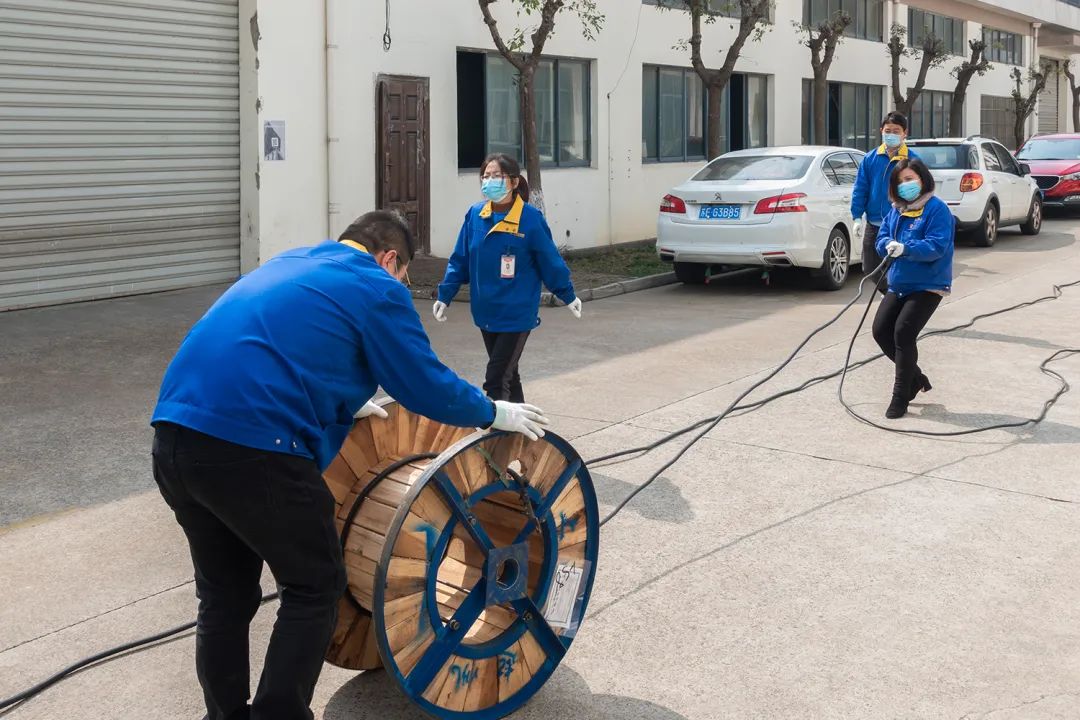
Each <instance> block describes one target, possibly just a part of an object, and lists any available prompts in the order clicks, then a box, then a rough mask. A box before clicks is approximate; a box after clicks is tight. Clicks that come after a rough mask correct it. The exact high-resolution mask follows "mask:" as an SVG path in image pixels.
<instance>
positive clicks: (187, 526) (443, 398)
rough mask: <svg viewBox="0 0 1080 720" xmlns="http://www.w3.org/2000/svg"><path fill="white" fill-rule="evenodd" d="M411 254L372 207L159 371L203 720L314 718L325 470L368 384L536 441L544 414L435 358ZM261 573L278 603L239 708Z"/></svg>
mask: <svg viewBox="0 0 1080 720" xmlns="http://www.w3.org/2000/svg"><path fill="white" fill-rule="evenodd" d="M414 248H415V245H414V243H413V238H412V235H411V233H410V232H409V229H408V227H406V226H405V225H404V224H403V223H402V222H401V221H400V219H398V218H397V216H395V215H393V214H390V213H385V212H375V213H369V214H367V215H364V216H363V217H361V218H360V219H359V220H357V221H356V222H355V223H354V224H353V225H352V226H351V227H349V228H348V229H347V230H346V231H345V233H344V234H343V235H342V237H341V240H340V241H339V242H330V241H328V242H324V243H322V244H320V245H316V246H314V247H306V248H299V249H296V250H291V251H288V252H285V253H282V254H281V255H278V256H277V257H275V258H273V259H271V260H270V261H269V262H267V263H266V264H265V265H263V266H262V267H260V268H259V269H257V270H255V271H253V272H251V273H250V274H248V275H245V276H244V277H242V278H241V279H240V280H239V281H237V283H236V284H235V285H233V286H232V287H231V288H229V289H228V290H227V291H226V292H225V294H224V295H222V296H221V298H220V299H219V300H218V301H217V302H216V303H214V305H213V307H211V308H210V310H209V311H208V312H207V313H206V315H205V316H203V318H202V319H201V320H199V322H198V323H196V324H195V326H194V327H193V328H192V330H191V332H190V333H189V334H188V336H187V337H186V338H185V339H184V341H183V343H182V344H181V346H180V349H179V351H178V352H177V354H176V356H175V357H174V358H173V361H172V363H171V364H170V365H169V368H168V370H167V371H166V373H165V378H164V380H163V382H162V385H161V392H160V395H159V398H158V404H157V407H156V409H155V410H154V414H153V419H152V424H153V425H154V427H155V429H156V432H155V437H154V448H153V462H154V478H155V480H156V481H157V483H158V486H159V488H160V490H161V493H162V495H163V496H164V497H165V500H166V501H167V502H168V504H169V506H170V507H171V508H172V510H173V512H174V513H175V515H176V519H177V521H178V522H179V524H180V525H181V527H182V528H183V530H184V533H185V534H186V536H187V539H188V543H189V545H190V548H191V558H192V562H193V564H194V567H195V587H196V593H197V595H198V597H199V614H198V632H197V635H196V645H195V663H196V671H197V674H198V677H199V682H200V684H201V685H202V688H203V695H204V699H205V702H206V708H207V712H208V718H209V719H210V720H227V719H228V720H232V719H233V718H250V719H251V720H269V719H271V718H274V719H278V718H280V719H281V720H300V719H310V718H311V717H312V713H311V710H310V707H309V706H310V704H311V697H312V694H313V692H314V688H315V683H316V681H317V680H318V677H319V672H320V670H321V668H322V661H323V656H324V654H325V653H326V649H327V647H328V646H329V643H330V639H331V634H332V631H333V628H334V624H335V622H336V608H337V602H338V599H339V597H340V596H341V593H342V591H343V590H344V588H345V583H346V576H345V567H344V564H343V561H342V553H341V546H340V542H339V540H338V536H337V531H336V528H335V526H334V498H333V496H332V495H331V494H330V491H329V490H328V489H327V487H326V484H325V483H324V482H323V479H322V470H323V469H325V468H326V467H327V466H328V465H329V464H330V461H331V460H332V459H333V458H334V456H335V455H336V454H337V452H338V450H339V449H340V447H341V445H342V443H343V442H344V439H345V437H346V435H347V433H348V432H349V430H350V428H351V426H352V422H353V417H354V414H358V415H360V416H362V415H364V414H373V413H375V412H378V410H377V408H376V407H375V406H373V405H372V403H370V398H371V397H372V396H373V395H374V394H375V391H376V388H377V387H378V386H382V387H383V388H384V389H385V390H386V391H387V392H389V393H390V394H391V395H393V396H394V397H395V398H396V399H397V400H398V401H399V402H400V403H401V404H402V405H404V406H405V407H406V408H408V409H409V410H411V411H413V412H415V413H419V414H421V415H425V416H427V417H429V418H432V419H434V420H438V421H440V422H443V423H446V424H450V425H458V426H462V427H494V428H497V429H501V430H509V431H516V432H520V433H522V434H524V435H526V436H528V437H530V438H534V439H535V438H536V437H538V436H540V435H543V428H542V426H543V425H545V424H546V423H547V420H546V419H545V418H544V417H543V414H542V413H541V412H540V411H539V410H538V409H537V408H533V407H532V406H529V405H522V404H512V403H509V402H493V401H491V400H489V399H488V398H486V397H485V396H484V393H483V392H481V391H480V390H479V389H478V388H476V387H473V386H472V385H470V384H468V383H466V382H465V381H464V380H462V379H461V378H459V377H458V376H457V375H455V374H454V373H453V372H452V371H451V370H450V369H449V368H447V367H446V366H445V365H443V364H442V363H441V362H440V361H439V359H438V358H437V357H436V356H435V354H434V352H433V351H432V349H431V346H430V344H429V342H428V338H427V335H426V334H425V332H424V328H423V326H422V325H421V324H420V318H419V316H418V315H417V314H416V311H415V309H414V308H413V303H412V297H411V296H410V294H409V292H408V291H407V290H406V289H405V286H404V285H403V284H402V283H401V278H402V277H403V276H404V274H405V271H406V268H407V265H408V263H409V261H410V260H411V259H412V256H413V253H414ZM358 411H359V412H358ZM264 562H265V563H266V564H267V565H268V566H269V567H270V570H271V572H272V573H273V574H274V578H275V580H276V581H277V584H278V585H279V586H280V588H281V607H280V609H279V610H278V616H277V622H276V623H275V625H274V631H273V634H272V635H271V637H270V646H269V649H268V650H267V654H266V662H265V666H264V670H263V674H262V679H261V680H260V682H259V687H258V690H257V692H256V693H255V698H254V700H253V702H252V703H251V705H250V707H249V706H248V698H249V697H250V687H249V665H248V626H249V624H250V622H251V619H252V618H253V617H254V615H255V612H256V610H257V609H258V607H259V601H260V597H261V589H260V586H259V578H260V576H261V574H262V566H263V563H264Z"/></svg>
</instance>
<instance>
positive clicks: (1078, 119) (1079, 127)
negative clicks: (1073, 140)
mask: <svg viewBox="0 0 1080 720" xmlns="http://www.w3.org/2000/svg"><path fill="white" fill-rule="evenodd" d="M1072 96H1073V98H1072V100H1073V108H1072V110H1073V132H1075V133H1080V92H1078V91H1076V90H1073V94H1072Z"/></svg>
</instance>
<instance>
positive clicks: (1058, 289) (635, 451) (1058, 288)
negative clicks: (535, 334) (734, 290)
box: [585, 280, 1080, 466]
mask: <svg viewBox="0 0 1080 720" xmlns="http://www.w3.org/2000/svg"><path fill="white" fill-rule="evenodd" d="M1077 285H1080V280H1076V281H1073V282H1068V283H1063V284H1061V285H1054V286H1053V291H1052V293H1051V294H1050V295H1043V296H1041V297H1038V298H1035V299H1034V300H1027V301H1024V302H1022V303H1017V304H1016V305H1010V306H1009V307H1005V308H1001V309H999V310H992V311H990V312H986V313H981V314H979V315H976V316H974V317H973V318H971V320H969V321H967V322H964V323H961V324H959V325H954V326H952V327H948V328H941V329H939V330H927V331H925V332H923V333H922V334H921V335H919V339H920V340H922V339H924V338H928V337H933V336H935V335H947V334H949V333H954V332H957V331H959V330H966V329H967V328H969V327H972V326H973V325H975V323H977V322H978V321H980V320H985V319H986V318H990V317H994V316H996V315H1002V314H1004V313H1007V312H1012V311H1013V310H1020V309H1023V308H1026V307H1031V306H1032V305H1038V304H1039V303H1043V302H1047V301H1050V300H1057V299H1058V298H1059V297H1061V294H1062V290H1064V289H1065V288H1069V287H1075V286H1077ZM872 299H873V298H871V300H872ZM864 320H865V315H864ZM860 327H861V325H860ZM855 335H856V336H857V335H858V332H856V333H855ZM883 357H885V356H884V355H883V354H882V353H877V354H876V355H871V356H870V357H867V358H863V359H862V360H858V361H856V362H847V363H845V366H844V367H841V368H840V369H839V370H834V371H833V372H831V373H827V374H825V375H817V376H815V377H812V378H810V379H809V380H807V381H805V382H804V383H802V384H801V385H798V386H796V387H792V388H788V389H787V390H782V391H780V392H778V393H775V394H774V395H769V396H767V397H764V398H762V399H761V400H757V401H755V402H752V403H747V404H745V405H738V406H736V407H735V408H734V409H733V411H732V412H736V411H743V410H748V411H749V410H757V409H759V408H761V407H764V406H765V405H768V404H769V403H771V402H773V401H774V400H779V399H781V398H784V397H787V396H788V395H794V394H796V393H799V392H802V391H803V390H806V389H807V388H809V387H812V386H814V385H817V384H819V383H822V382H825V381H826V380H832V379H833V378H835V377H840V376H841V375H844V374H845V373H846V372H849V371H851V370H856V369H858V368H860V367H863V366H864V365H869V364H870V363H872V362H874V361H875V360H880V359H881V358H883ZM848 359H849V360H850V354H849V356H848ZM1042 369H1043V368H1042V366H1040V370H1042ZM717 417H718V416H713V417H708V418H705V419H704V420H699V421H698V422H696V423H694V424H692V425H687V426H686V427H684V428H681V429H679V430H676V431H675V432H673V433H670V434H668V435H665V436H663V437H662V438H660V439H659V440H656V441H655V442H652V443H649V444H648V445H642V446H640V447H636V448H630V449H629V450H620V451H618V452H613V453H609V454H607V455H601V456H600V457H597V458H594V459H592V460H587V461H585V464H586V465H589V466H594V465H596V464H598V463H603V462H608V461H609V460H616V459H619V458H627V460H630V459H635V458H629V457H627V456H630V455H647V454H648V453H650V452H652V451H653V450H656V449H657V448H659V447H662V446H664V445H666V444H667V443H669V442H671V441H672V440H675V439H677V438H679V437H681V436H683V435H685V434H686V433H688V432H691V431H693V430H696V429H697V428H699V427H701V426H703V425H707V424H708V423H710V422H712V421H713V420H715V419H716V418H717ZM1025 424H1027V423H1025ZM883 429H886V430H896V428H890V427H885V428H883ZM620 462H626V461H625V460H621V461H620ZM612 464H613V465H614V464H616V463H612Z"/></svg>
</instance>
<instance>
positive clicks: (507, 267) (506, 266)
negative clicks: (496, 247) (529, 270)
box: [500, 255, 517, 280]
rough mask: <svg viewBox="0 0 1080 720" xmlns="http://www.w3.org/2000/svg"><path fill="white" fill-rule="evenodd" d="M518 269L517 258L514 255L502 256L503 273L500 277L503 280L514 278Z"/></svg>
mask: <svg viewBox="0 0 1080 720" xmlns="http://www.w3.org/2000/svg"><path fill="white" fill-rule="evenodd" d="M516 269H517V259H516V258H515V257H514V256H513V255H503V256H502V273H501V275H500V277H501V278H502V279H503V280H513V279H514V271H515V270H516Z"/></svg>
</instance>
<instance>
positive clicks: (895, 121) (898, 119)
mask: <svg viewBox="0 0 1080 720" xmlns="http://www.w3.org/2000/svg"><path fill="white" fill-rule="evenodd" d="M886 125H899V126H900V127H902V128H904V132H907V116H906V115H904V113H902V112H897V111H896V110H893V111H892V112H891V113H889V114H888V115H886V116H885V118H884V119H883V120H882V121H881V127H885V126H886Z"/></svg>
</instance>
